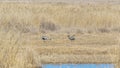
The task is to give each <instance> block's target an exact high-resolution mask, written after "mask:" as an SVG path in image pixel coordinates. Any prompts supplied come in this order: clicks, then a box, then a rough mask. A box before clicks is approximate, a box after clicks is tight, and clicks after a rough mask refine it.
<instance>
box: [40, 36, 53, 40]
mask: <svg viewBox="0 0 120 68" xmlns="http://www.w3.org/2000/svg"><path fill="white" fill-rule="evenodd" d="M41 39H42V40H51V38H49V37H47V36H42V37H41Z"/></svg>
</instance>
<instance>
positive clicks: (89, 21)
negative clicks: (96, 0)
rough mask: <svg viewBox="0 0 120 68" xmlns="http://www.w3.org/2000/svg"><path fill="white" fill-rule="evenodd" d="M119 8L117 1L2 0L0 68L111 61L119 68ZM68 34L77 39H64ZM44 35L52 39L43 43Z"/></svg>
mask: <svg viewBox="0 0 120 68" xmlns="http://www.w3.org/2000/svg"><path fill="white" fill-rule="evenodd" d="M116 7H117V8H116ZM119 11H120V5H99V4H98V5H97V4H89V5H88V4H81V5H79V4H76V5H75V4H42V3H41V4H37V3H36V4H35V3H34V4H32V3H31V4H25V3H0V37H1V38H0V68H37V67H39V66H41V64H44V63H113V64H116V68H119V63H120V62H119V56H120V54H119V51H120V49H119V41H120V40H119V33H117V32H119V27H120V25H119V21H120V17H119V15H120V12H119ZM43 20H45V21H44V22H47V24H44V27H43V26H42V27H43V28H42V29H43V34H42V33H41V32H40V31H41V28H40V25H41V23H43ZM57 27H59V29H58V28H57ZM46 32H48V33H46ZM66 32H67V33H74V34H75V35H76V40H75V41H70V40H68V39H67V37H66V36H67V34H66ZM42 35H46V36H49V37H51V38H52V40H48V41H42V40H41V39H40V36H42ZM93 57H94V58H93Z"/></svg>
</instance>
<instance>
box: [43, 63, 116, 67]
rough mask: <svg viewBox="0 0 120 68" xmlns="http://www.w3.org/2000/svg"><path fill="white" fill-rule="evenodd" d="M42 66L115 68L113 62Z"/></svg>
mask: <svg viewBox="0 0 120 68" xmlns="http://www.w3.org/2000/svg"><path fill="white" fill-rule="evenodd" d="M42 68H114V65H113V64H45V65H43V66H42Z"/></svg>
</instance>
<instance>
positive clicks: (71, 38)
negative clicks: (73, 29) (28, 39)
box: [41, 35, 75, 41]
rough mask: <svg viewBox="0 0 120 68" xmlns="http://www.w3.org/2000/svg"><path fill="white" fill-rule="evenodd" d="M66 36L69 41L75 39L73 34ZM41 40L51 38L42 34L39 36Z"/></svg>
mask: <svg viewBox="0 0 120 68" xmlns="http://www.w3.org/2000/svg"><path fill="white" fill-rule="evenodd" d="M67 38H68V39H69V40H71V41H73V40H75V35H67ZM41 39H42V40H51V38H49V37H47V36H42V37H41Z"/></svg>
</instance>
